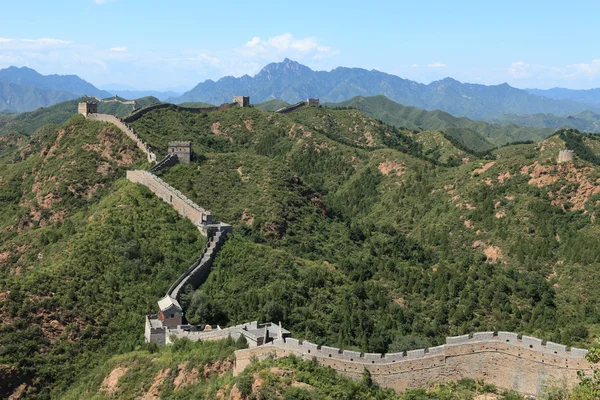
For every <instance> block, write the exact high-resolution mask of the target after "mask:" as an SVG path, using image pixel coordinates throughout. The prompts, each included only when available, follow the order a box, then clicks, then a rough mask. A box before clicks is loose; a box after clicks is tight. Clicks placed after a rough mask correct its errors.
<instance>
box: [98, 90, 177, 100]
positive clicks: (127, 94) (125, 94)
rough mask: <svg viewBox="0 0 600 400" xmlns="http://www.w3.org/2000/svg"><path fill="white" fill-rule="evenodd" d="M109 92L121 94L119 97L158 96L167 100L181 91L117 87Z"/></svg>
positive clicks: (159, 98)
mask: <svg viewBox="0 0 600 400" xmlns="http://www.w3.org/2000/svg"><path fill="white" fill-rule="evenodd" d="M107 91H108V92H109V93H111V94H113V95H116V96H119V97H124V98H126V99H137V98H140V97H149V96H151V97H156V98H157V99H158V100H160V101H165V100H167V99H168V98H171V97H175V96H179V95H180V94H181V93H178V92H173V91H167V92H159V91H157V90H129V89H127V90H116V89H110V90H107Z"/></svg>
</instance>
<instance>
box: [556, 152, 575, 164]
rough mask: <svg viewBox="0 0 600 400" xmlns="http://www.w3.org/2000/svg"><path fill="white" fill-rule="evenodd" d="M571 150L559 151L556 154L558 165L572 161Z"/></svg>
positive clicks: (572, 153)
mask: <svg viewBox="0 0 600 400" xmlns="http://www.w3.org/2000/svg"><path fill="white" fill-rule="evenodd" d="M573 155H574V152H573V150H561V151H559V152H558V163H559V164H562V163H566V162H571V161H573Z"/></svg>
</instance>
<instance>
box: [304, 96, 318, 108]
mask: <svg viewBox="0 0 600 400" xmlns="http://www.w3.org/2000/svg"><path fill="white" fill-rule="evenodd" d="M319 103H320V101H319V99H311V98H310V97H309V98H308V99H306V105H307V106H318V105H319Z"/></svg>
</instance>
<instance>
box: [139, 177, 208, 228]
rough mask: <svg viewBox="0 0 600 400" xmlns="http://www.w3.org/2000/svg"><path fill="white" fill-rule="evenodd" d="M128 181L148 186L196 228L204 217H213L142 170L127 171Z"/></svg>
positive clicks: (160, 180) (169, 186)
mask: <svg viewBox="0 0 600 400" xmlns="http://www.w3.org/2000/svg"><path fill="white" fill-rule="evenodd" d="M127 179H129V180H130V181H131V182H135V183H141V184H142V185H144V186H146V187H147V188H148V189H150V190H151V191H152V192H154V194H156V195H157V196H158V197H160V198H161V199H163V200H164V201H165V202H167V203H169V204H170V205H171V206H172V207H173V209H175V211H177V212H178V213H179V214H180V215H181V216H183V217H185V218H188V219H189V220H190V221H192V223H194V224H195V225H196V226H198V224H201V223H202V221H203V216H208V215H211V214H210V212H209V211H207V210H205V209H204V208H202V207H200V206H198V205H197V204H195V203H194V202H193V201H191V200H190V199H188V198H187V197H186V196H185V195H184V194H183V193H181V192H180V191H179V190H177V189H175V188H173V187H172V186H171V185H169V184H168V183H166V182H165V181H163V180H162V179H160V178H159V177H157V176H155V175H153V174H151V173H149V172H146V171H140V170H133V171H127Z"/></svg>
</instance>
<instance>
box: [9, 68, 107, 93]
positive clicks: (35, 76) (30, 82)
mask: <svg viewBox="0 0 600 400" xmlns="http://www.w3.org/2000/svg"><path fill="white" fill-rule="evenodd" d="M0 81H4V82H9V83H15V84H19V85H26V86H32V87H35V88H38V89H44V90H60V91H64V92H69V93H72V94H74V95H78V96H82V95H88V96H96V97H99V98H105V97H110V96H111V94H110V93H109V92H106V91H103V90H100V89H98V88H96V87H95V86H94V85H92V84H91V83H89V82H86V81H85V80H83V79H81V78H80V77H78V76H77V75H42V74H40V73H38V72H37V71H35V70H33V69H31V68H27V67H21V68H17V67H8V68H5V69H0Z"/></svg>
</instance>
